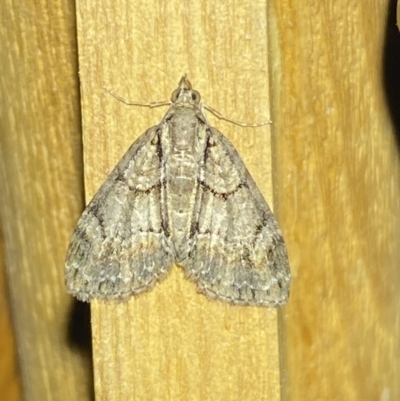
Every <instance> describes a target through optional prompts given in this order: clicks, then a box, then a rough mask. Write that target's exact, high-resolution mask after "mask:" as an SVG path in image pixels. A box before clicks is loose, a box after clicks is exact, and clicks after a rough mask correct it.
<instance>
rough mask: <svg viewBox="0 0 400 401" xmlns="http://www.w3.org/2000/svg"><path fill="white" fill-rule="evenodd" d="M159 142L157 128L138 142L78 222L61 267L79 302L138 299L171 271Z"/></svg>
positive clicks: (69, 287)
mask: <svg viewBox="0 0 400 401" xmlns="http://www.w3.org/2000/svg"><path fill="white" fill-rule="evenodd" d="M159 142H160V140H159V134H158V126H156V127H153V128H150V129H148V130H147V131H146V132H145V133H144V134H143V135H142V136H141V137H139V139H138V140H137V141H135V142H134V143H133V145H132V146H131V147H130V148H129V150H128V151H127V152H126V154H125V156H124V157H123V158H122V159H121V161H120V162H119V163H118V165H117V166H116V167H115V168H114V170H113V171H112V172H111V173H110V175H109V176H108V178H107V179H106V181H105V182H104V184H103V185H102V186H101V188H100V189H99V191H98V192H97V193H96V195H95V196H94V197H93V199H92V201H91V202H90V203H89V205H88V206H87V208H86V209H85V211H84V212H83V214H82V216H81V218H80V220H79V221H78V224H77V226H76V228H75V231H74V233H73V236H72V239H71V242H70V245H69V248H68V251H67V257H66V268H65V281H66V285H67V289H68V291H69V292H70V293H71V294H72V295H74V296H76V297H77V298H78V299H80V300H82V301H89V300H91V299H92V298H100V299H113V298H114V299H115V298H117V299H124V298H127V297H128V296H129V295H131V294H139V293H141V292H143V291H147V290H149V289H150V288H152V287H153V286H154V285H155V284H156V282H157V280H159V279H161V278H162V277H164V276H165V275H166V274H167V272H168V270H169V269H170V268H171V267H172V264H173V259H174V256H173V252H172V251H171V249H172V247H171V239H170V238H169V235H168V227H167V225H168V220H167V217H166V216H167V211H166V206H165V202H162V201H161V199H162V197H163V196H164V195H163V192H164V191H165V188H164V183H163V179H162V174H163V168H162V165H161V164H162V163H161V156H160V149H161V145H160V143H159ZM139 212H140V213H139Z"/></svg>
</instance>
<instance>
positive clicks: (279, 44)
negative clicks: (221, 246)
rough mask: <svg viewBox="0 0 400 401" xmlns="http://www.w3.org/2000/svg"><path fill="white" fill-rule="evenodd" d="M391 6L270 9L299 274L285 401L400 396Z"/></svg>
mask: <svg viewBox="0 0 400 401" xmlns="http://www.w3.org/2000/svg"><path fill="white" fill-rule="evenodd" d="M389 3H390V2H388V1H374V0H369V1H363V2H348V1H336V2H305V1H300V2H298V1H296V2H295V1H288V0H284V1H278V0H277V1H273V2H271V3H270V10H269V16H270V19H271V23H270V28H271V35H270V36H271V41H270V44H271V48H272V49H273V54H274V55H275V56H276V58H275V59H274V68H273V69H272V70H271V73H272V78H273V79H272V82H273V85H272V92H271V93H272V95H273V96H272V98H273V120H274V130H275V131H274V133H275V136H274V137H275V138H278V140H277V142H276V145H277V158H276V161H277V164H276V172H277V175H276V177H277V189H278V190H277V192H276V193H277V205H278V206H279V213H278V214H279V217H280V221H281V223H282V229H283V232H284V233H285V238H286V240H287V242H288V247H289V253H290V257H291V262H292V269H293V276H294V280H293V286H292V293H291V299H290V302H289V304H288V307H287V308H286V311H285V312H286V313H285V319H284V322H285V326H286V330H285V332H286V336H287V337H286V338H287V348H286V354H287V365H286V366H287V369H288V377H289V378H290V380H289V383H288V384H290V385H287V386H284V388H285V390H286V394H285V397H284V399H285V400H291V401H300V400H301V401H304V400H324V401H330V400H354V401H356V400H371V401H372V400H381V401H384V400H385V401H388V400H398V399H400V386H399V380H398V378H399V368H400V358H399V356H400V353H399V351H400V348H399V338H400V325H399V318H400V300H399V297H398V291H399V290H398V289H399V286H400V270H399V260H400V254H399V252H400V248H399V246H398V241H399V238H400V214H399V210H400V186H399V184H400V163H399V154H398V144H397V143H396V137H395V133H396V131H395V130H396V127H394V126H393V124H392V122H391V118H390V115H389V112H388V102H389V101H390V100H389V99H387V98H386V97H385V88H384V86H383V82H384V80H383V74H384V71H385V69H386V66H385V65H384V64H383V61H384V60H385V57H384V54H383V51H384V49H385V48H386V43H385V40H386V32H385V31H386V30H387V29H389V30H391V29H392V27H390V26H388V27H386V21H387V13H388V12H389ZM393 11H394V10H393ZM393 17H394V15H393ZM390 20H392V21H393V22H394V18H391V19H390ZM372 27H373V28H372ZM393 27H394V24H393ZM397 41H398V39H397ZM398 48H399V47H398V46H397V49H398ZM275 49H276V51H275ZM397 71H398V70H397ZM397 75H398V72H397ZM393 84H395V83H391V84H390V85H392V86H393ZM395 85H396V84H395ZM397 104H398V98H397ZM397 113H398V110H397ZM398 128H399V127H397V129H398Z"/></svg>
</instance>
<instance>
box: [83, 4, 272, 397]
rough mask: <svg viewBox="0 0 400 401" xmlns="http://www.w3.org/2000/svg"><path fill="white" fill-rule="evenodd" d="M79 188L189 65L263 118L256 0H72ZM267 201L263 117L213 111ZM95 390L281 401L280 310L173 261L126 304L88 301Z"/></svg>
mask: <svg viewBox="0 0 400 401" xmlns="http://www.w3.org/2000/svg"><path fill="white" fill-rule="evenodd" d="M77 7H78V10H77V11H78V42H79V46H80V48H79V55H80V77H81V85H82V95H83V96H82V107H83V121H84V143H85V178H86V183H87V199H88V200H89V199H90V198H91V196H92V195H93V194H94V192H95V191H96V190H97V189H98V188H99V186H100V184H101V183H102V181H103V180H104V179H105V177H106V175H107V173H108V172H109V171H110V170H111V169H112V167H113V166H114V165H115V164H116V163H117V161H118V160H119V159H120V158H121V157H122V155H123V154H124V151H125V150H126V149H127V148H128V146H129V145H130V144H131V143H132V142H133V140H135V139H136V138H137V137H138V136H139V135H140V134H141V133H143V132H144V131H145V130H146V129H147V128H148V127H150V126H151V125H154V124H156V123H158V122H159V121H160V119H161V118H162V116H163V114H164V113H165V112H166V109H151V110H150V109H147V108H143V107H132V106H131V107H129V106H127V105H125V104H123V103H122V102H120V101H118V100H116V99H115V98H113V97H112V96H110V95H109V94H108V93H107V92H105V91H104V89H103V86H104V85H106V86H107V87H108V88H110V89H112V90H113V91H115V92H117V93H119V94H120V95H121V96H123V97H125V98H129V99H132V100H139V101H157V100H163V99H168V98H169V97H170V94H171V93H172V91H173V90H174V89H175V88H176V87H177V84H178V81H179V79H180V77H181V76H182V74H183V73H185V72H187V73H188V74H189V78H190V80H191V81H192V84H193V85H194V87H195V89H197V90H198V91H199V92H200V93H201V94H202V96H203V99H204V100H205V101H206V102H207V103H209V104H210V105H212V106H213V107H214V108H216V109H218V110H219V111H221V112H222V113H224V114H225V115H227V116H229V117H231V118H235V119H239V120H245V121H250V122H257V121H262V120H266V119H268V117H269V106H268V104H269V98H268V93H269V89H268V57H267V51H268V43H267V26H266V12H267V10H266V3H265V1H253V2H248V1H244V0H243V1H235V2H233V1H228V2H207V1H189V2H184V3H183V2H181V1H177V0H174V1H168V2H164V1H155V2H152V3H151V5H149V3H146V2H142V1H132V0H129V1H126V0H117V1H113V2H100V1H86V2H78V4H77ZM210 120H211V122H212V123H213V125H217V126H218V128H219V129H220V130H221V131H222V132H224V133H226V134H227V136H228V137H229V138H230V139H231V140H232V142H233V143H234V145H235V146H236V147H237V149H238V150H239V153H240V154H241V155H242V157H243V159H244V161H245V163H246V164H247V165H248V167H249V169H250V171H251V173H252V174H253V176H254V178H255V180H256V181H257V183H258V184H259V185H260V187H261V188H262V191H263V192H264V194H265V195H266V198H267V200H268V201H269V203H270V204H271V203H272V185H271V148H270V128H269V127H263V128H259V129H254V128H241V127H238V126H236V125H232V124H231V123H225V122H223V121H218V120H216V119H215V118H213V117H212V116H210ZM92 330H93V348H94V367H95V388H96V397H97V400H124V401H126V400H143V401H144V400H152V401H154V400H163V401H165V400H185V401H186V400H211V399H215V400H220V399H221V400H222V399H229V400H232V401H233V400H250V399H254V400H279V399H280V389H279V354H278V333H277V312H276V310H266V309H261V308H244V307H232V306H229V305H225V304H223V303H219V302H215V301H214V302H212V301H209V300H208V299H206V298H205V297H204V296H203V295H200V294H198V293H197V291H196V287H195V285H194V284H193V283H190V282H188V281H187V280H185V278H184V277H183V273H182V271H181V270H180V269H178V268H174V269H173V271H172V273H171V274H170V276H169V277H168V278H167V279H166V280H165V281H164V282H163V283H161V284H159V285H157V286H156V288H155V289H154V290H153V291H151V292H150V293H147V294H144V295H141V296H139V297H137V298H134V299H131V300H130V301H129V302H127V303H113V302H109V303H105V302H94V303H93V304H92Z"/></svg>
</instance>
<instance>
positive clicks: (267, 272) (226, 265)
mask: <svg viewBox="0 0 400 401" xmlns="http://www.w3.org/2000/svg"><path fill="white" fill-rule="evenodd" d="M189 247H190V249H191V250H190V251H189V252H188V255H187V257H186V259H185V260H183V261H182V262H181V263H180V264H182V266H183V267H184V269H185V270H186V274H187V276H188V277H189V278H190V279H192V280H193V281H195V282H197V284H198V287H199V290H200V291H201V292H203V293H205V294H206V295H208V296H209V297H210V298H214V299H219V300H221V301H225V302H229V303H233V304H238V305H259V306H260V305H262V306H268V307H276V306H279V305H282V304H284V303H285V302H286V301H287V299H288V296H289V286H290V268H289V262H288V256H287V251H286V246H285V243H284V240H283V237H282V235H281V232H280V229H279V227H278V224H277V222H276V220H275V217H274V215H273V214H272V212H271V210H270V208H269V207H268V205H267V203H266V201H265V200H264V198H263V196H262V194H261V193H260V191H259V189H258V188H257V186H256V184H255V182H254V181H253V178H252V177H251V175H250V173H249V172H248V170H247V168H246V167H245V165H244V163H243V161H242V160H241V158H240V157H239V155H238V153H237V151H236V150H235V148H234V147H233V145H232V144H231V143H230V142H229V140H228V139H227V138H226V137H224V136H223V134H221V133H220V132H219V131H217V130H216V129H215V128H211V127H209V128H208V139H207V144H206V147H205V152H204V159H203V162H202V166H201V168H200V170H199V177H198V191H197V195H196V200H195V206H194V210H193V218H192V224H191V230H190V238H189Z"/></svg>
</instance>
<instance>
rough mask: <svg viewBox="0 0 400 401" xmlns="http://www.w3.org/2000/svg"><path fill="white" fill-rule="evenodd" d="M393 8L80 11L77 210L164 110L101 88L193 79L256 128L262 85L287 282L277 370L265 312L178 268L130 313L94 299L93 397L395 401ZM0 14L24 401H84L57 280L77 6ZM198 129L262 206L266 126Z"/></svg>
mask: <svg viewBox="0 0 400 401" xmlns="http://www.w3.org/2000/svg"><path fill="white" fill-rule="evenodd" d="M142 3H143V4H142ZM66 4H67V3H66ZM68 4H70V3H68ZM392 4H395V2H389V1H386V2H385V1H378V0H367V1H364V2H348V1H336V2H313V3H310V2H306V1H301V0H300V1H296V2H294V1H288V0H279V1H278V0H273V1H269V2H261V1H256V2H245V1H242V2H241V1H239V2H238V1H236V2H234V3H233V2H206V1H189V2H185V3H182V2H179V1H168V2H163V1H158V2H157V1H156V2H152V3H151V7H149V3H148V2H140V1H129V2H128V1H125V2H123V1H122V0H118V1H113V2H94V1H92V2H78V10H77V11H78V39H79V43H80V70H81V77H82V94H83V98H82V110H83V122H84V127H85V130H84V141H85V147H84V156H85V171H86V175H85V180H86V189H87V200H89V199H90V197H91V196H92V195H93V194H94V192H95V190H96V189H97V188H98V187H99V185H100V184H101V182H102V181H103V179H104V178H105V177H106V175H107V173H108V172H109V171H110V170H111V168H112V167H113V166H114V165H115V164H116V162H117V161H118V160H119V158H120V157H121V156H122V155H123V153H124V151H125V150H126V149H127V147H128V146H129V145H130V143H131V142H132V141H133V140H134V139H136V138H137V136H138V135H140V134H141V133H142V132H143V131H144V130H145V129H146V128H147V127H149V126H151V125H153V124H155V123H157V122H158V121H159V120H160V119H161V117H162V115H163V114H164V112H165V109H147V108H140V107H128V106H126V105H124V104H123V103H121V102H119V101H117V100H116V99H115V98H113V97H111V96H110V95H109V94H107V93H106V92H105V91H104V90H103V89H102V88H103V86H104V85H106V86H107V87H109V88H111V89H112V90H114V91H117V92H118V93H120V94H121V95H123V96H125V97H128V98H131V99H133V100H139V101H140V100H143V101H154V100H160V99H165V98H167V97H169V95H170V93H171V91H172V90H173V89H174V88H175V86H176V84H177V82H178V80H179V78H180V76H181V75H182V73H184V72H188V74H189V77H190V79H191V80H192V83H193V84H194V85H195V87H196V89H198V90H199V91H200V92H201V94H202V96H203V99H204V100H205V101H206V102H207V103H209V104H210V105H212V106H214V107H215V108H216V109H218V110H219V111H221V112H222V113H224V114H225V115H227V116H229V117H232V118H236V119H241V120H245V121H249V122H255V121H260V120H264V119H266V118H267V117H269V115H270V108H269V96H268V95H269V94H270V93H271V94H272V96H271V99H272V112H271V117H272V119H273V122H274V124H273V125H272V127H271V128H272V133H273V138H274V141H273V145H274V146H273V150H274V152H273V153H272V155H273V158H272V166H273V174H274V177H275V182H274V184H275V188H276V190H275V204H276V210H277V215H278V218H279V220H280V222H281V225H282V229H283V232H284V234H285V238H286V240H287V245H288V249H289V254H290V258H291V264H292V270H293V273H294V274H293V275H294V282H293V287H292V294H291V299H290V301H289V304H288V306H287V307H286V309H285V310H284V314H283V316H282V319H281V322H282V327H283V330H282V331H281V333H282V334H283V341H281V346H280V355H281V357H280V358H279V353H278V347H277V344H278V334H277V318H276V311H268V310H262V309H257V308H232V307H229V306H226V305H223V304H220V303H217V302H211V301H208V300H207V299H206V298H205V297H204V296H202V295H199V294H198V293H197V292H196V288H195V285H194V284H192V283H189V282H188V281H186V280H185V279H184V277H183V274H182V272H181V270H179V269H177V268H175V269H174V271H173V272H172V274H171V275H170V277H168V279H167V280H166V281H164V282H163V283H161V284H160V285H158V286H157V287H156V288H155V289H154V290H153V291H152V292H151V293H148V294H145V295H143V296H141V297H138V298H136V299H133V300H132V301H130V302H128V303H121V304H117V305H115V304H102V303H95V304H94V305H93V307H92V312H93V330H94V333H93V334H94V337H93V344H94V356H95V375H96V396H97V399H98V400H105V399H107V400H124V401H125V400H141V401H142V400H146V399H151V400H185V401H186V400H222V399H229V400H235V399H240V400H248V399H255V400H263V399H265V400H279V399H280V394H279V381H280V375H281V378H282V377H283V380H282V384H283V385H282V389H283V397H282V399H283V400H285V401H286V400H288V401H289V400H290V401H309V400H324V401H331V400H332V401H333V400H350V401H353V400H354V401H358V400H371V401H372V400H381V401H388V400H397V399H400V390H399V385H398V377H399V363H400V362H399V361H400V358H399V356H400V355H399V354H400V352H399V351H400V350H399V338H400V335H399V327H400V325H399V320H400V319H399V313H400V312H399V311H400V305H399V303H400V302H399V298H398V297H396V293H397V291H398V290H397V289H398V287H399V284H400V279H399V269H398V264H399V260H400V255H399V252H400V251H399V250H398V249H399V247H398V246H397V241H398V239H399V234H400V225H399V206H400V205H399V203H400V201H399V199H400V190H399V183H400V180H399V179H400V167H399V155H398V143H396V138H395V132H396V127H394V126H393V123H392V122H391V118H390V115H389V110H388V104H389V106H390V105H391V107H392V110H393V104H392V103H390V100H388V99H387V98H386V95H387V93H386V92H385V88H384V85H383V74H384V71H385V67H386V66H385V65H384V64H383V63H384V62H387V59H386V58H385V57H383V51H384V49H385V47H387V46H386V45H387V43H385V40H387V38H386V37H385V30H386V29H387V27H386V24H387V15H386V14H387V12H388V7H389V5H392ZM0 7H1V10H2V12H3V14H4V15H7V18H3V24H2V26H1V28H0V37H1V39H2V44H3V46H2V47H1V50H0V54H1V58H0V63H1V66H2V74H1V77H0V83H1V89H2V91H1V93H0V96H1V97H0V104H1V107H0V113H1V114H0V119H1V124H2V132H1V134H0V152H1V158H0V185H1V193H0V197H1V202H0V213H1V218H2V220H3V228H4V239H5V255H6V263H7V267H8V270H9V276H10V285H11V289H12V299H13V310H14V312H15V321H16V330H15V331H16V333H17V340H18V348H19V353H20V355H21V356H22V358H21V361H22V363H21V371H22V377H23V382H24V385H25V386H24V387H25V393H26V395H27V396H26V399H27V400H41V401H42V400H47V399H49V400H58V399H60V400H65V394H69V395H70V398H71V399H88V394H87V385H88V382H89V378H88V376H87V373H88V370H89V367H88V369H87V370H86V371H85V370H84V366H85V362H84V361H83V359H82V358H81V356H79V355H74V354H71V351H70V349H68V348H67V346H66V344H65V326H66V321H67V319H68V308H69V302H70V298H69V297H68V296H67V295H65V293H64V289H63V279H62V264H63V257H64V252H65V249H66V246H67V242H68V239H69V235H70V233H71V231H72V228H73V224H74V222H75V221H76V218H77V217H78V214H79V209H80V205H81V199H80V189H81V187H80V174H81V170H80V167H81V166H80V154H79V152H80V147H79V140H80V138H79V136H78V135H77V127H78V125H79V122H78V121H79V112H78V109H77V93H76V70H75V69H74V67H71V66H74V60H73V58H74V53H73V48H74V45H73V43H74V41H75V36H74V35H75V32H74V27H73V24H72V23H71V21H72V19H70V14H71V12H72V11H73V10H70V9H68V8H67V7H64V9H63V8H62V7H61V6H60V5H57V6H53V7H52V8H51V9H48V8H46V5H45V4H44V3H37V4H35V5H34V6H32V5H29V6H28V5H25V6H24V8H23V11H21V7H18V8H17V7H16V6H15V4H13V3H12V2H10V1H5V2H4V3H2V5H1V6H0ZM57 7H59V8H57ZM150 8H151V9H150ZM392 8H393V10H392V12H393V13H395V7H392ZM393 15H394V16H395V14H393ZM393 20H394V18H393ZM50 21H51V24H50ZM389 51H390V49H389ZM385 60H386V61H385ZM269 82H270V83H271V85H270V86H269V85H268V83H269ZM386 90H387V87H386ZM209 118H210V121H211V122H212V124H213V125H216V126H217V127H218V128H220V130H221V131H222V132H224V133H226V134H227V136H228V137H229V138H230V139H231V140H232V141H233V143H234V144H235V146H236V147H237V148H238V150H239V152H240V154H241V155H242V156H243V159H244V160H245V162H246V164H247V165H248V167H249V169H250V170H251V172H252V174H253V175H254V177H255V179H256V181H257V183H258V184H259V185H260V187H261V188H262V190H263V192H264V194H265V195H266V198H267V200H268V201H269V202H270V203H271V202H272V190H271V181H272V180H271V175H272V174H271V171H272V169H271V152H270V149H271V146H270V142H269V129H270V127H264V128H260V129H252V128H247V129H242V128H240V127H237V126H235V125H232V124H230V123H226V122H223V121H218V120H216V119H215V118H214V117H213V116H210V117H209ZM398 129H399V127H397V130H398ZM279 359H280V360H281V362H282V363H281V367H283V371H282V373H281V374H280V373H279V363H278V361H279Z"/></svg>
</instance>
